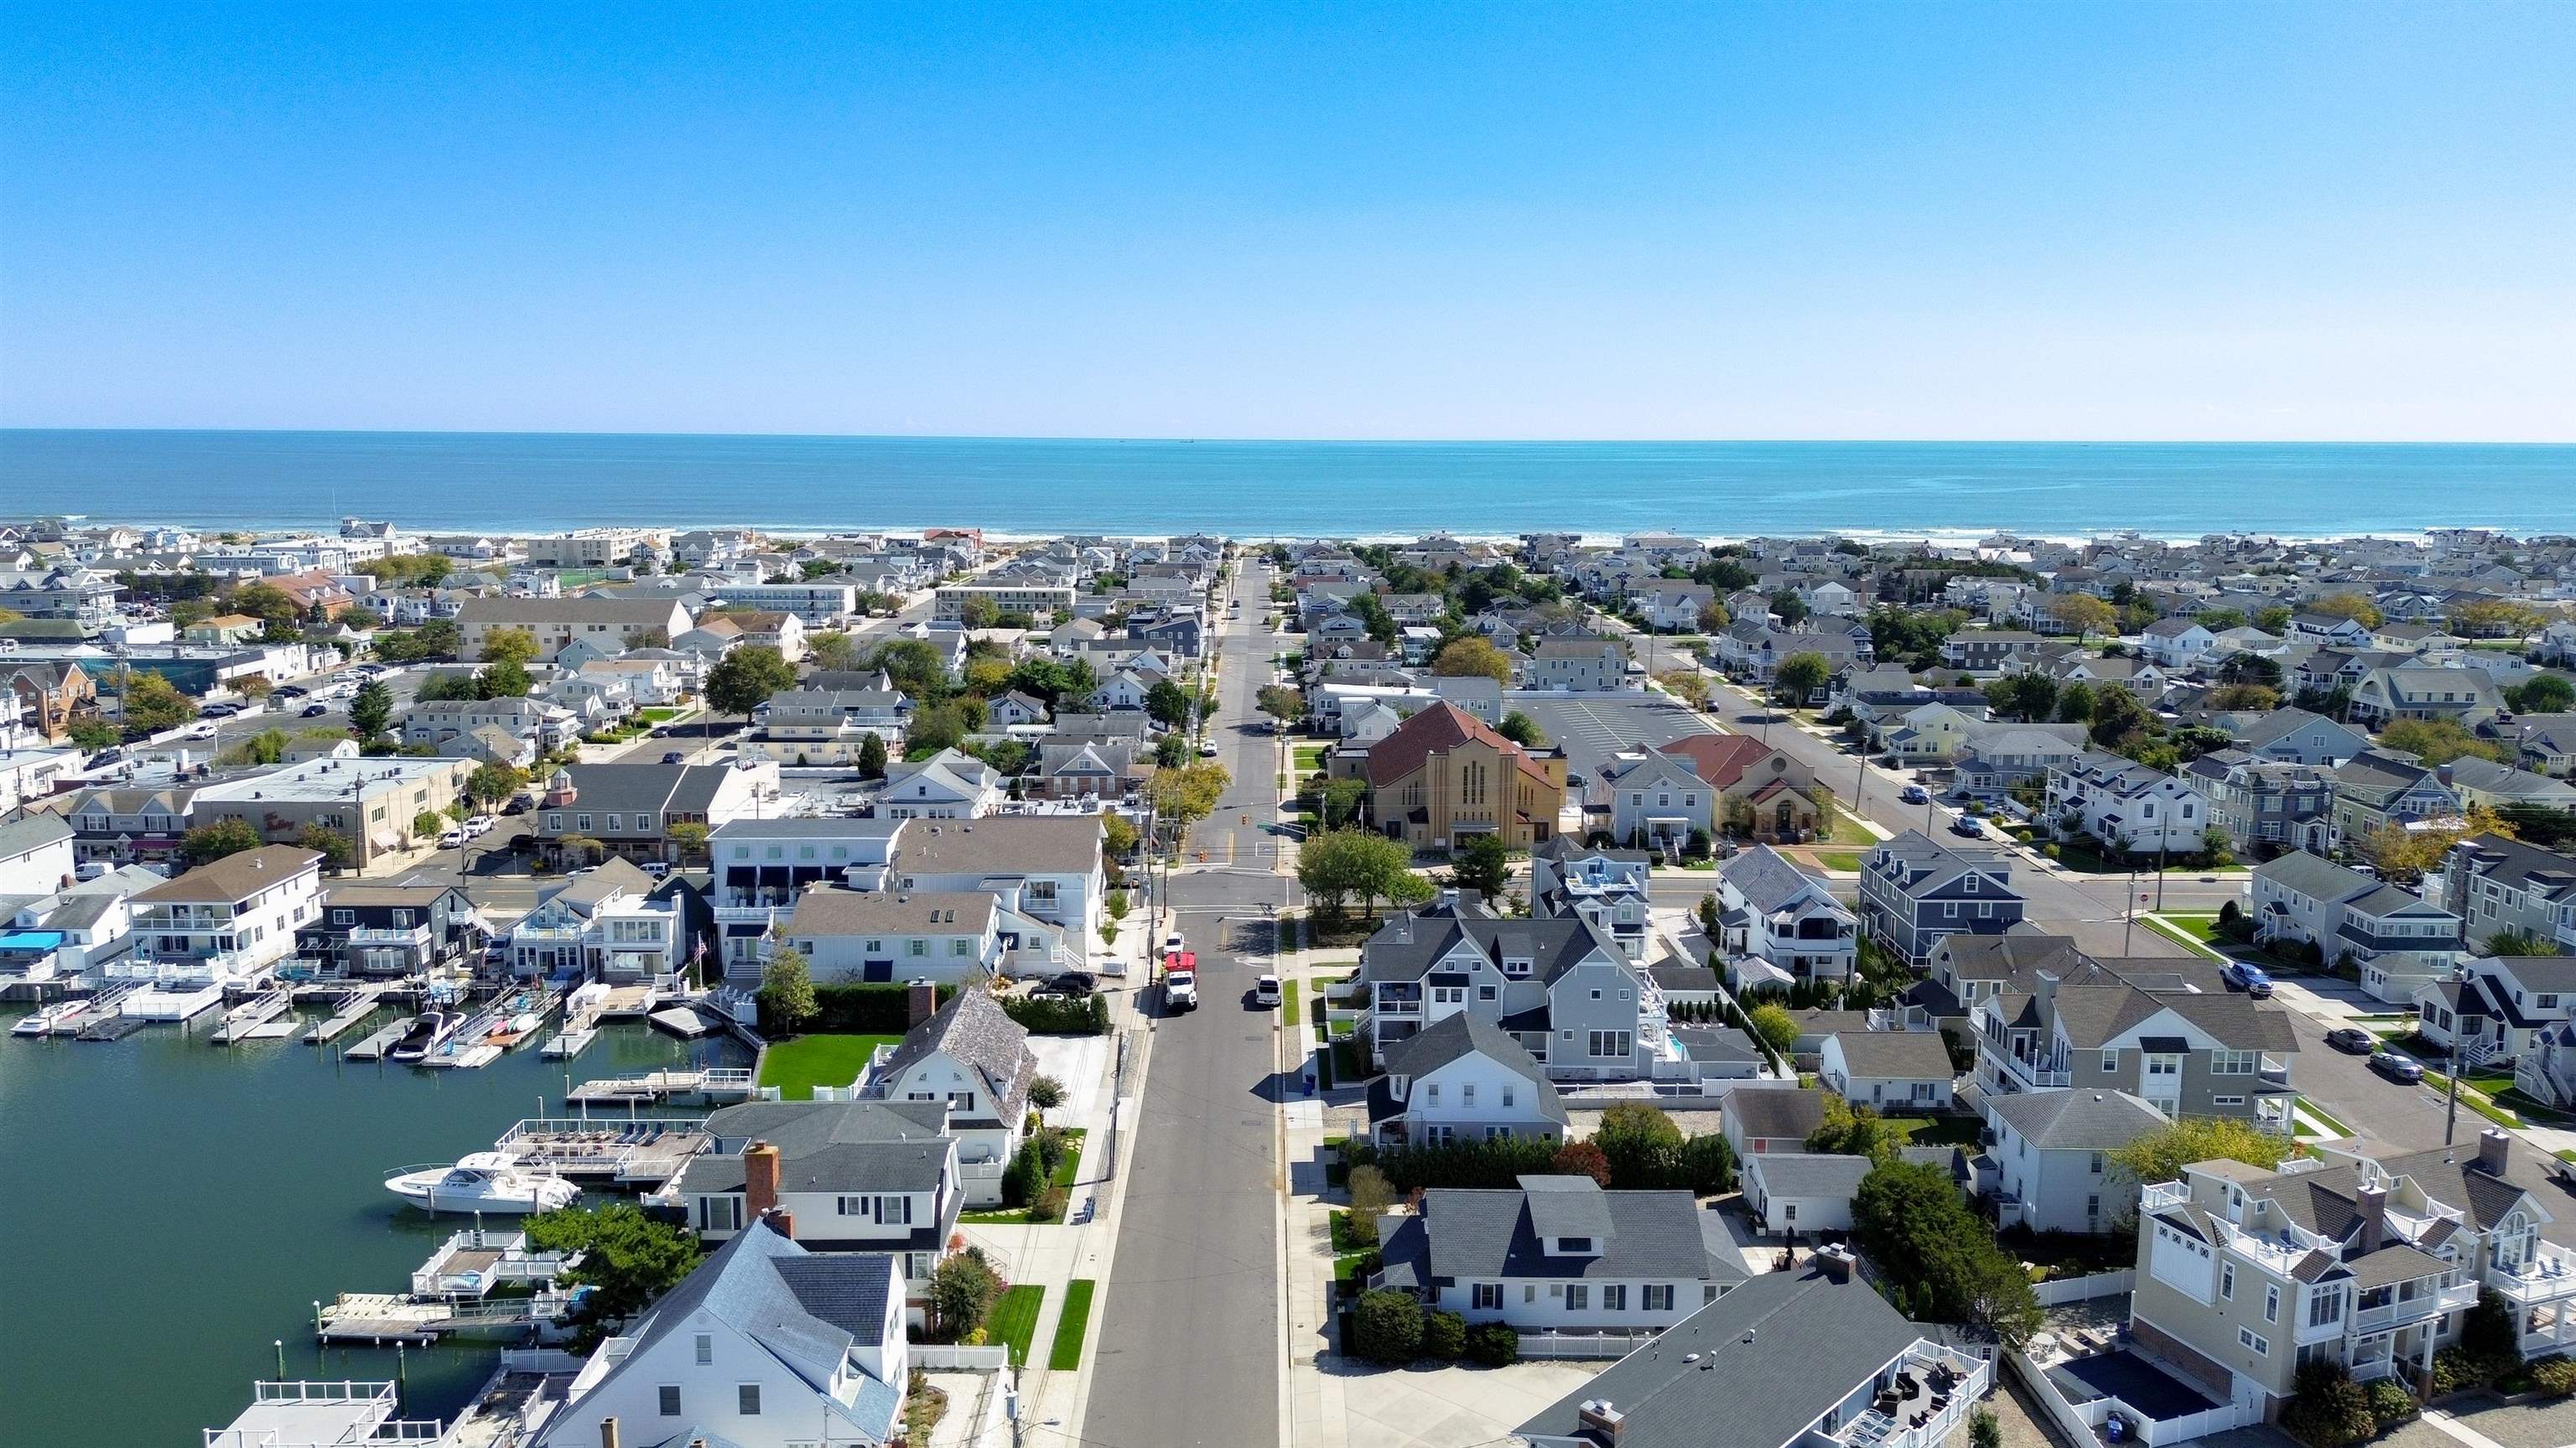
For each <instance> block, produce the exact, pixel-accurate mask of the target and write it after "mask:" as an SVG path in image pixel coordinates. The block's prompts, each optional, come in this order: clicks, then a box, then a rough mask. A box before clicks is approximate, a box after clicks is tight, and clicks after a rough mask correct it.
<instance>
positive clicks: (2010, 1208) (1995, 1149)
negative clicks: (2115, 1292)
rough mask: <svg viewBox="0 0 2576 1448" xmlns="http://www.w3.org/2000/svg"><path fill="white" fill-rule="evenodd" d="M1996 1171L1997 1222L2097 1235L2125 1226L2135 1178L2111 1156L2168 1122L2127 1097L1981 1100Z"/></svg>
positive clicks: (2081, 1094) (2049, 1094)
mask: <svg viewBox="0 0 2576 1448" xmlns="http://www.w3.org/2000/svg"><path fill="white" fill-rule="evenodd" d="M1982 1101H1983V1104H1984V1106H1985V1115H1986V1125H1987V1127H1988V1128H1989V1129H1990V1130H1992V1131H1993V1132H1994V1143H1993V1145H1991V1146H1989V1147H1988V1148H1987V1149H1986V1155H1987V1157H1988V1159H1990V1160H1992V1161H1993V1162H1994V1163H1995V1165H1996V1168H1997V1172H1998V1176H1997V1185H1996V1187H1995V1194H1994V1195H1995V1209H1996V1221H1997V1223H1998V1224H1999V1225H2001V1226H2006V1227H2014V1226H2022V1227H2028V1228H2030V1229H2031V1230H2032V1231H2035V1232H2082V1233H2087V1234H2098V1233H2103V1232H2109V1231H2113V1230H2115V1229H2117V1228H2118V1227H2120V1226H2121V1225H2122V1224H2124V1223H2126V1222H2128V1221H2129V1220H2130V1218H2131V1217H2132V1215H2133V1214H2134V1212H2135V1209H2136V1207H2137V1201H2138V1180H2137V1178H2136V1177H2134V1176H2132V1175H2131V1174H2130V1173H2129V1172H2128V1171H2127V1170H2126V1169H2125V1168H2123V1167H2122V1166H2121V1165H2120V1164H2119V1163H2118V1162H2116V1161H2114V1160H2112V1153H2113V1152H2116V1151H2118V1150H2119V1149H2120V1148H2122V1147H2124V1146H2127V1145H2128V1144H2129V1143H2131V1142H2133V1141H2136V1140H2137V1139H2138V1138H2139V1137H2141V1136H2145V1135H2147V1134H2148V1133H2149V1132H2153V1131H2157V1130H2161V1129H2162V1128H2163V1127H2165V1126H2166V1125H2167V1124H2168V1123H2167V1122H2166V1120H2165V1117H2164V1114H2163V1113H2162V1112H2159V1111H2157V1110H2156V1109H2155V1108H2154V1107H2152V1106H2149V1105H2148V1104H2147V1103H2146V1102H2144V1101H2142V1100H2140V1099H2139V1098H2137V1097H2135V1096H2132V1095H2130V1094H2129V1093H2128V1092H2126V1091H2015V1092H2005V1093H2001V1094H1998V1095H1993V1096H1986V1097H1983V1098H1982Z"/></svg>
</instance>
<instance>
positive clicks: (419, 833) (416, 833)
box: [411, 809, 447, 840]
mask: <svg viewBox="0 0 2576 1448" xmlns="http://www.w3.org/2000/svg"><path fill="white" fill-rule="evenodd" d="M446 828H447V820H446V818H445V817H444V816H442V815H440V814H439V812H438V811H436V810H434V809H425V810H422V811H421V812H420V813H418V814H416V815H413V816H412V817H411V834H412V838H413V839H416V840H434V839H437V838H438V837H439V835H440V834H441V833H442V832H443V831H445V830H446Z"/></svg>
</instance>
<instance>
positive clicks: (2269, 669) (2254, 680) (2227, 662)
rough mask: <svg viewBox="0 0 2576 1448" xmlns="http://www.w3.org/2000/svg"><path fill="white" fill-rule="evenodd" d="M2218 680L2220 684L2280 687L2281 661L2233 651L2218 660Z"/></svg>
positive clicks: (2277, 688) (2273, 688) (2268, 687)
mask: <svg viewBox="0 0 2576 1448" xmlns="http://www.w3.org/2000/svg"><path fill="white" fill-rule="evenodd" d="M2218 682H2220V683H2222V684H2260V685H2262V686H2263V687H2265V688H2267V689H2272V690H2275V691H2277V690H2279V688H2280V687H2281V662H2280V660H2278V659H2267V658H2265V657H2263V656H2262V655H2261V654H2255V653H2241V652H2240V653H2233V654H2229V655H2228V656H2227V657H2226V658H2224V659H2222V660H2220V661H2219V664H2218Z"/></svg>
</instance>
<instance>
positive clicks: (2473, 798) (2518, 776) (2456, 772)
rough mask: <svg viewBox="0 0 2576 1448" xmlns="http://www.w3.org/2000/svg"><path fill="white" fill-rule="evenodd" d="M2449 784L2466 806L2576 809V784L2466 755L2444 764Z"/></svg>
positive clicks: (2568, 810)
mask: <svg viewBox="0 0 2576 1448" xmlns="http://www.w3.org/2000/svg"><path fill="white" fill-rule="evenodd" d="M2444 769H2445V770H2446V771H2447V772H2448V777H2447V781H2446V782H2447V783H2449V785H2450V786H2451V791H2452V793H2454V794H2457V795H2458V796H2459V797H2460V803H2461V804H2462V805H2469V806H2473V805H2484V806H2485V807H2487V808H2488V809H2492V810H2507V809H2546V810H2557V811H2560V812H2561V813H2566V812H2571V811H2576V784H2570V783H2568V782H2567V781H2566V780H2563V779H2552V778H2550V777H2549V776H2548V775H2545V774H2534V773H2532V772H2531V771H2530V770H2528V769H2517V768H2515V767H2514V766H2513V765H2510V764H2498V763H2496V762H2495V761H2494V760H2492V759H2481V758H2479V757H2478V756H2476V755H2474V754H2463V755H2461V756H2460V757H2459V758H2457V759H2454V760H2452V761H2451V762H2450V763H2449V764H2448V765H2446V766H2444Z"/></svg>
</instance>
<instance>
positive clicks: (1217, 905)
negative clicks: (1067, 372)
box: [1033, 559, 1290, 1448]
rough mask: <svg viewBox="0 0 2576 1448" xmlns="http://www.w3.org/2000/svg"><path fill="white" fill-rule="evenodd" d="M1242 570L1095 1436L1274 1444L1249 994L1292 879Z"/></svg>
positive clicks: (1267, 1221)
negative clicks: (1215, 764)
mask: <svg viewBox="0 0 2576 1448" xmlns="http://www.w3.org/2000/svg"><path fill="white" fill-rule="evenodd" d="M1238 568H1239V569H1240V570H1241V577H1240V581H1239V586H1238V590H1237V592H1238V596H1240V597H1242V598H1244V599H1246V600H1247V602H1246V605H1245V613H1244V615H1243V616H1242V617H1241V618H1239V619H1236V620H1234V621H1232V622H1229V624H1228V625H1227V626H1226V629H1225V631H1224V635H1223V638H1224V645H1223V647H1224V650H1225V653H1226V655H1227V662H1226V666H1225V668H1224V669H1223V670H1222V672H1221V675H1220V679H1221V683H1220V690H1219V698H1218V706H1217V715H1216V719H1215V721H1214V723H1213V725H1212V727H1211V729H1210V731H1209V736H1208V737H1209V738H1210V739H1211V740H1213V741H1214V742H1215V743H1216V745H1217V747H1218V761H1219V762H1220V763H1222V764H1224V765H1225V767H1226V768H1227V769H1228V770H1229V771H1231V772H1232V774H1233V776H1234V785H1233V787H1232V788H1231V789H1230V790H1228V791H1227V793H1226V795H1225V798H1224V801H1223V802H1222V803H1221V804H1220V805H1219V806H1218V808H1217V810H1216V812H1215V813H1214V814H1213V815H1211V816H1210V817H1209V818H1208V819H1206V820H1204V821H1201V822H1200V824H1199V826H1198V827H1197V828H1196V829H1195V830H1193V831H1192V833H1191V837H1190V839H1189V841H1188V843H1187V846H1186V848H1185V849H1184V851H1183V856H1182V858H1183V860H1184V862H1185V863H1184V865H1183V866H1182V867H1181V868H1180V869H1178V870H1176V871H1175V872H1174V874H1173V876H1172V879H1171V884H1170V890H1169V899H1170V903H1171V906H1172V908H1173V909H1174V910H1175V911H1176V912H1177V920H1178V924H1179V928H1180V929H1181V931H1182V933H1183V935H1184V936H1185V937H1186V939H1187V940H1188V942H1189V945H1190V948H1191V949H1193V950H1195V951H1196V952H1197V953H1198V959H1199V992H1200V996H1201V998H1202V1001H1203V1004H1202V1005H1201V1006H1200V1007H1199V1009H1198V1010H1196V1011H1194V1012H1190V1013H1187V1014H1183V1015H1179V1016H1169V1017H1166V1016H1162V1015H1160V1014H1159V1003H1160V995H1159V992H1155V991H1152V990H1148V991H1147V992H1146V993H1145V995H1144V997H1143V1000H1144V1003H1145V1014H1146V1016H1147V1018H1148V1029H1149V1030H1151V1031H1152V1032H1153V1041H1152V1044H1151V1049H1150V1051H1149V1053H1148V1057H1147V1069H1146V1075H1145V1088H1144V1098H1143V1102H1142V1107H1141V1110H1140V1112H1139V1115H1138V1124H1137V1137H1136V1150H1135V1155H1134V1158H1133V1160H1132V1164H1131V1165H1130V1167H1129V1168H1128V1170H1129V1172H1130V1176H1129V1179H1128V1184H1127V1194H1126V1196H1125V1198H1124V1200H1123V1202H1122V1204H1121V1206H1120V1208H1119V1221H1118V1248H1117V1255H1116V1257H1115V1259H1114V1260H1115V1266H1114V1268H1113V1270H1112V1272H1111V1276H1110V1281H1109V1284H1108V1289H1107V1301H1106V1303H1105V1304H1104V1305H1103V1307H1102V1309H1101V1320H1100V1329H1099V1338H1098V1340H1099V1343H1100V1349H1099V1360H1098V1366H1097V1367H1096V1368H1095V1370H1094V1375H1093V1379H1092V1385H1091V1393H1090V1398H1089V1407H1088V1409H1087V1411H1086V1414H1085V1417H1084V1419H1083V1422H1082V1424H1081V1430H1080V1435H1081V1436H1080V1441H1081V1442H1082V1443H1084V1444H1086V1445H1092V1448H1166V1445H1183V1444H1206V1445H1211V1448H1242V1445H1249V1444H1256V1443H1275V1442H1277V1441H1278V1440H1279V1392H1280V1379H1281V1377H1282V1375H1283V1374H1284V1373H1285V1371H1286V1364H1285V1362H1284V1360H1283V1359H1282V1356H1281V1352H1282V1345H1281V1340H1280V1304H1279V1277H1278V1272H1279V1229H1278V1217H1277V1209H1278V1191H1279V1182H1280V1173H1281V1171H1282V1167H1281V1165H1280V1161H1279V1154H1278V1136H1277V1122H1276V1105H1275V1103H1276V1102H1277V1101H1278V1100H1279V1099H1280V1098H1279V1093H1280V1090H1281V1083H1280V1079H1279V1075H1278V1068H1277V1061H1278V1055H1277V1052H1278V1044H1277V1041H1276V1038H1275V1035H1274V1020H1273V1015H1272V1013H1271V1012H1269V1011H1266V1010H1258V1011H1257V1010H1253V1009H1251V1008H1250V1007H1249V1006H1248V1004H1247V1003H1246V1000H1247V996H1248V994H1249V992H1250V991H1251V989H1252V982H1253V977H1255V976H1256V975H1259V974H1260V973H1261V972H1262V971H1263V970H1264V969H1266V968H1267V961H1268V952H1269V950H1270V942H1271V936H1270V924H1269V921H1268V918H1267V916H1266V915H1265V913H1264V912H1263V910H1262V908H1261V907H1262V906H1264V905H1270V906H1273V907H1276V906H1280V905H1282V904H1284V903H1286V902H1287V901H1288V899H1289V896H1288V895H1287V894H1286V893H1285V892H1286V890H1287V889H1288V888H1289V883H1290V882H1288V881H1287V879H1286V877H1284V876H1280V875H1277V874H1275V873H1273V871H1272V862H1273V861H1275V859H1276V855H1275V854H1274V853H1265V852H1266V851H1275V850H1276V848H1277V839H1276V837H1275V836H1274V835H1273V834H1271V833H1270V832H1269V830H1268V829H1266V828H1265V826H1266V825H1267V823H1268V822H1269V821H1270V819H1271V817H1272V812H1273V810H1274V809H1275V807H1276V805H1277V803H1278V796H1277V793H1276V791H1275V790H1274V788H1273V785H1272V779H1273V776H1274V774H1275V772H1276V769H1277V764H1276V754H1275V752H1274V751H1275V745H1274V743H1273V740H1272V736H1271V735H1270V734H1269V733H1267V732H1266V731H1264V730H1261V729H1259V728H1258V727H1257V726H1256V725H1255V723H1254V721H1255V720H1256V719H1257V718H1258V717H1259V716H1258V715H1257V714H1256V713H1255V711H1254V709H1253V702H1252V701H1253V695H1254V692H1255V691H1256V690H1257V689H1258V688H1259V687H1260V685H1261V684H1262V683H1263V682H1264V681H1265V680H1266V679H1267V678H1268V677H1269V668H1268V664H1267V662H1266V661H1267V658H1268V651H1267V643H1266V639H1264V638H1262V637H1260V636H1258V635H1256V634H1255V632H1254V628H1255V625H1256V623H1257V621H1258V619H1259V617H1260V613H1261V607H1260V601H1261V600H1262V599H1265V598H1267V597H1268V596H1269V592H1270V574H1269V569H1268V568H1267V567H1266V566H1265V565H1263V564H1261V563H1259V562H1258V561H1257V560H1250V559H1247V560H1245V561H1243V562H1242V563H1240V564H1238ZM1201 855H1205V856H1206V857H1207V859H1208V860H1209V861H1210V863H1208V864H1204V865H1201V864H1198V863H1196V862H1197V860H1198V859H1199V857H1200V856H1201ZM1228 860H1232V861H1234V862H1235V863H1233V864H1227V863H1225V862H1226V861H1228ZM1041 1432H1043V1430H1041ZM1033 1441H1036V1442H1041V1443H1042V1442H1045V1441H1046V1439H1045V1438H1044V1437H1042V1436H1038V1437H1034V1438H1033Z"/></svg>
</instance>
